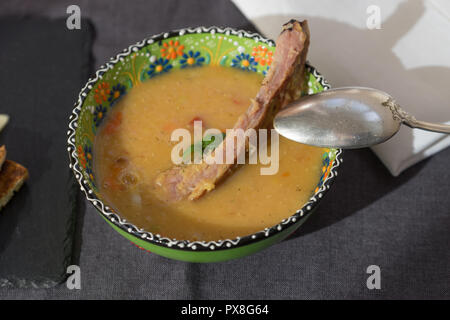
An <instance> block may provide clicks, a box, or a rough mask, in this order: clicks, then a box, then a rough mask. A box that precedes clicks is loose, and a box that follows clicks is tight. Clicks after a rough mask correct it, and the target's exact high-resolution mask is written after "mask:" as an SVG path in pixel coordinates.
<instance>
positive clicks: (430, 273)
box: [0, 1, 450, 299]
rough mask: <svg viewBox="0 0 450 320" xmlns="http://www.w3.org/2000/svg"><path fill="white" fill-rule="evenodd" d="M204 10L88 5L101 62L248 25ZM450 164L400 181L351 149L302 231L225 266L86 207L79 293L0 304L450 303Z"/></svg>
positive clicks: (426, 167)
mask: <svg viewBox="0 0 450 320" xmlns="http://www.w3.org/2000/svg"><path fill="white" fill-rule="evenodd" d="M206 2H208V3H211V1H180V2H176V1H133V2H127V3H126V4H125V3H124V2H123V1H89V2H87V1H86V2H80V7H81V9H82V13H85V14H87V15H89V17H90V18H91V19H92V20H93V22H94V24H95V26H96V28H97V30H98V32H97V36H98V38H97V45H96V47H95V53H96V56H97V57H98V58H99V60H98V61H97V64H99V63H101V61H102V60H103V58H104V57H107V56H111V55H113V54H114V53H116V52H117V51H119V50H120V49H121V48H122V47H125V46H126V45H127V44H129V43H132V42H135V41H137V40H139V39H140V38H143V37H145V36H147V35H149V34H152V33H156V32H161V31H164V30H168V29H171V28H177V27H182V26H187V25H190V26H196V25H201V24H208V25H209V24H215V25H230V26H243V25H246V24H247V22H246V20H245V19H244V18H243V17H242V15H241V14H240V13H239V12H238V11H237V10H236V9H235V8H234V7H233V5H232V4H231V3H229V2H227V1H214V5H206V4H205V3H206ZM27 3H28V2H27ZM29 3H31V1H30V2H29ZM30 5H31V4H30ZM44 5H47V6H46V7H44ZM65 5H66V4H65V3H64V2H63V1H58V3H53V2H52V3H50V2H46V1H40V2H39V4H32V7H27V6H22V8H11V7H10V6H9V5H6V4H3V3H2V4H0V12H5V11H8V12H12V11H18V10H21V11H27V12H40V13H41V14H45V15H51V16H55V15H62V14H64V12H65ZM25 7H27V8H25ZM44 8H45V9H44ZM312 32H313V30H312ZM330 32H332V30H330ZM311 60H312V61H313V57H311ZM99 61H100V62H99ZM336 68H339V66H336ZM319 70H320V66H319ZM325 76H326V75H325ZM449 161H450V149H447V150H444V151H443V152H440V153H439V154H437V155H435V156H433V157H431V158H430V159H427V160H425V161H422V162H421V163H419V164H418V165H416V166H414V167H412V168H410V169H409V170H407V171H405V172H404V173H403V174H402V175H401V176H400V177H398V178H393V177H392V176H390V174H389V173H388V171H387V170H386V169H385V168H384V167H383V165H382V164H381V163H380V161H379V160H378V159H377V158H376V157H375V155H374V154H373V153H372V152H371V151H370V150H357V151H347V152H345V153H344V163H343V165H342V167H341V169H340V170H339V176H338V177H337V179H336V183H335V185H333V187H332V191H331V192H330V193H329V194H328V195H327V196H326V198H325V199H324V201H323V203H322V204H321V206H319V208H318V210H317V211H316V212H315V213H314V214H313V215H312V216H311V217H310V219H309V220H308V221H307V222H306V223H305V224H304V226H303V227H302V228H301V229H300V230H298V231H297V232H296V233H295V234H293V235H292V236H291V237H290V238H289V239H287V240H285V241H283V242H282V243H280V244H278V245H275V246H272V247H270V248H269V249H267V250H265V251H263V252H260V253H257V254H255V255H252V256H249V257H246V258H243V259H240V260H236V261H228V262H224V263H215V264H190V263H184V262H177V261H172V260H168V259H165V258H162V257H159V256H157V255H154V254H150V253H147V252H144V251H142V250H141V249H139V248H137V247H135V246H134V245H132V244H131V243H130V242H128V241H127V240H125V239H124V238H122V237H121V236H120V235H118V234H117V233H116V232H114V231H112V230H111V228H110V227H109V226H108V225H107V224H106V223H105V222H104V221H103V219H102V218H101V217H100V216H99V215H98V214H97V213H96V212H95V210H94V209H92V208H91V207H90V206H89V205H87V208H86V210H85V213H84V223H83V225H82V238H81V255H80V261H79V265H80V267H81V276H82V289H81V290H73V291H71V290H68V289H67V288H66V287H65V285H64V284H63V285H61V286H59V287H57V288H53V289H45V290H18V289H8V290H6V289H0V298H12V299H18V298H25V299H31V298H41V299H57V298H68V299H81V298H87V299H92V298H107V299H155V298H161V299H177V298H186V299H227V298H230V299H236V298H237V299H265V298H271V299H318V298H328V299H337V298H341V299H342V298H344V299H379V298H419V299H420V298H450V288H449V283H450V250H449V246H448V243H449V240H450V234H449V232H448V231H449V229H450V209H449V208H450V199H449V191H450V185H449V184H450V183H449V179H450V173H449V170H448V163H449ZM83 212H84V211H83ZM369 265H378V266H380V268H381V290H368V289H367V287H366V279H367V277H368V274H367V273H366V268H367V267H368V266H369Z"/></svg>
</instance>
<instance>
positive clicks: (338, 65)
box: [233, 0, 450, 176]
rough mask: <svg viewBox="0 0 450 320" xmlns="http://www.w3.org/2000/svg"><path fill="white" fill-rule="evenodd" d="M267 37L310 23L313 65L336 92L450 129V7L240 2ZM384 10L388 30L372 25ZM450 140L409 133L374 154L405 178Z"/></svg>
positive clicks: (364, 0) (433, 1)
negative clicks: (375, 98) (384, 96)
mask: <svg viewBox="0 0 450 320" xmlns="http://www.w3.org/2000/svg"><path fill="white" fill-rule="evenodd" d="M233 2H234V3H235V4H236V5H237V6H238V8H239V9H240V10H241V11H242V12H243V13H244V14H245V15H246V16H247V17H248V18H249V19H250V20H251V21H252V22H253V23H254V24H255V26H256V27H257V28H258V29H259V31H260V32H261V33H262V34H263V35H265V36H267V37H269V38H272V39H275V38H276V37H277V35H278V34H279V31H280V26H281V25H282V24H283V23H285V22H286V21H288V20H289V19H291V18H297V19H307V20H308V22H309V24H310V29H311V47H310V51H309V54H308V56H309V58H308V60H309V61H310V62H311V63H312V64H313V65H314V66H315V67H316V68H317V69H318V70H319V71H320V72H321V73H322V74H323V75H324V76H325V78H326V79H327V80H328V81H329V82H330V83H331V85H332V86H333V87H342V86H367V87H373V88H377V89H380V90H383V91H386V92H388V93H389V94H390V95H392V96H393V97H394V98H395V99H396V101H397V102H398V103H399V104H400V105H401V106H402V108H403V109H405V110H406V111H408V112H410V113H411V114H413V115H414V116H415V117H416V118H417V119H418V120H423V121H431V122H440V123H448V124H450V1H448V0H428V1H420V0H414V1H411V0H409V1H399V0H395V1H392V0H360V1H354V0H341V1H335V0H301V1H298V0H233ZM371 5H377V6H378V7H379V8H380V13H381V29H373V30H369V29H368V28H367V24H366V23H367V19H368V18H369V17H370V16H371V14H372V13H373V11H370V9H369V13H367V10H368V7H369V6H371ZM449 145H450V136H448V135H443V134H437V133H431V132H426V131H421V130H417V129H414V130H412V129H410V128H408V127H405V126H402V128H401V130H400V132H399V133H397V135H396V136H395V137H394V138H392V139H391V140H389V141H388V142H386V143H383V144H381V145H378V146H376V147H373V151H374V152H375V153H376V154H377V155H378V157H379V158H380V159H381V161H382V162H383V163H384V164H385V165H386V167H387V168H388V169H389V171H390V172H391V173H392V174H393V175H394V176H397V175H398V174H400V172H402V171H403V170H405V169H406V168H408V167H409V166H411V165H413V164H415V163H416V162H418V161H420V160H422V159H424V158H426V157H428V156H430V155H432V154H434V153H436V152H438V151H440V150H442V149H444V148H446V147H448V146H449Z"/></svg>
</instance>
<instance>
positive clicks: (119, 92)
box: [108, 83, 127, 105]
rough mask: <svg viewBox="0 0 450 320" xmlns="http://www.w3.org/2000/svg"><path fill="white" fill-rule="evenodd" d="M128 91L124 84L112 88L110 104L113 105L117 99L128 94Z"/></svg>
mask: <svg viewBox="0 0 450 320" xmlns="http://www.w3.org/2000/svg"><path fill="white" fill-rule="evenodd" d="M126 90H127V88H126V87H125V86H124V85H123V84H120V83H118V84H116V85H115V86H113V87H112V89H111V92H110V93H109V98H108V102H109V103H110V104H111V105H113V104H114V103H115V102H116V101H117V99H119V98H120V97H121V96H123V95H124V94H125V93H126Z"/></svg>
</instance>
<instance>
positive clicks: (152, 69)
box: [147, 58, 172, 78]
mask: <svg viewBox="0 0 450 320" xmlns="http://www.w3.org/2000/svg"><path fill="white" fill-rule="evenodd" d="M170 69H172V65H171V64H169V60H167V59H163V58H159V59H157V60H156V61H155V62H154V63H152V64H151V65H150V66H149V70H148V71H147V74H148V76H149V77H150V78H153V77H155V76H157V75H159V74H162V73H164V72H168V71H169V70H170Z"/></svg>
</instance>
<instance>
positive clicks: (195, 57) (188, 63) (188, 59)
mask: <svg viewBox="0 0 450 320" xmlns="http://www.w3.org/2000/svg"><path fill="white" fill-rule="evenodd" d="M203 62H205V58H203V57H200V52H199V51H197V52H195V53H194V52H193V51H192V50H191V51H189V52H188V53H187V54H186V53H184V54H183V57H182V58H181V60H180V64H181V68H186V67H194V66H201V65H202V63H203Z"/></svg>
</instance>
